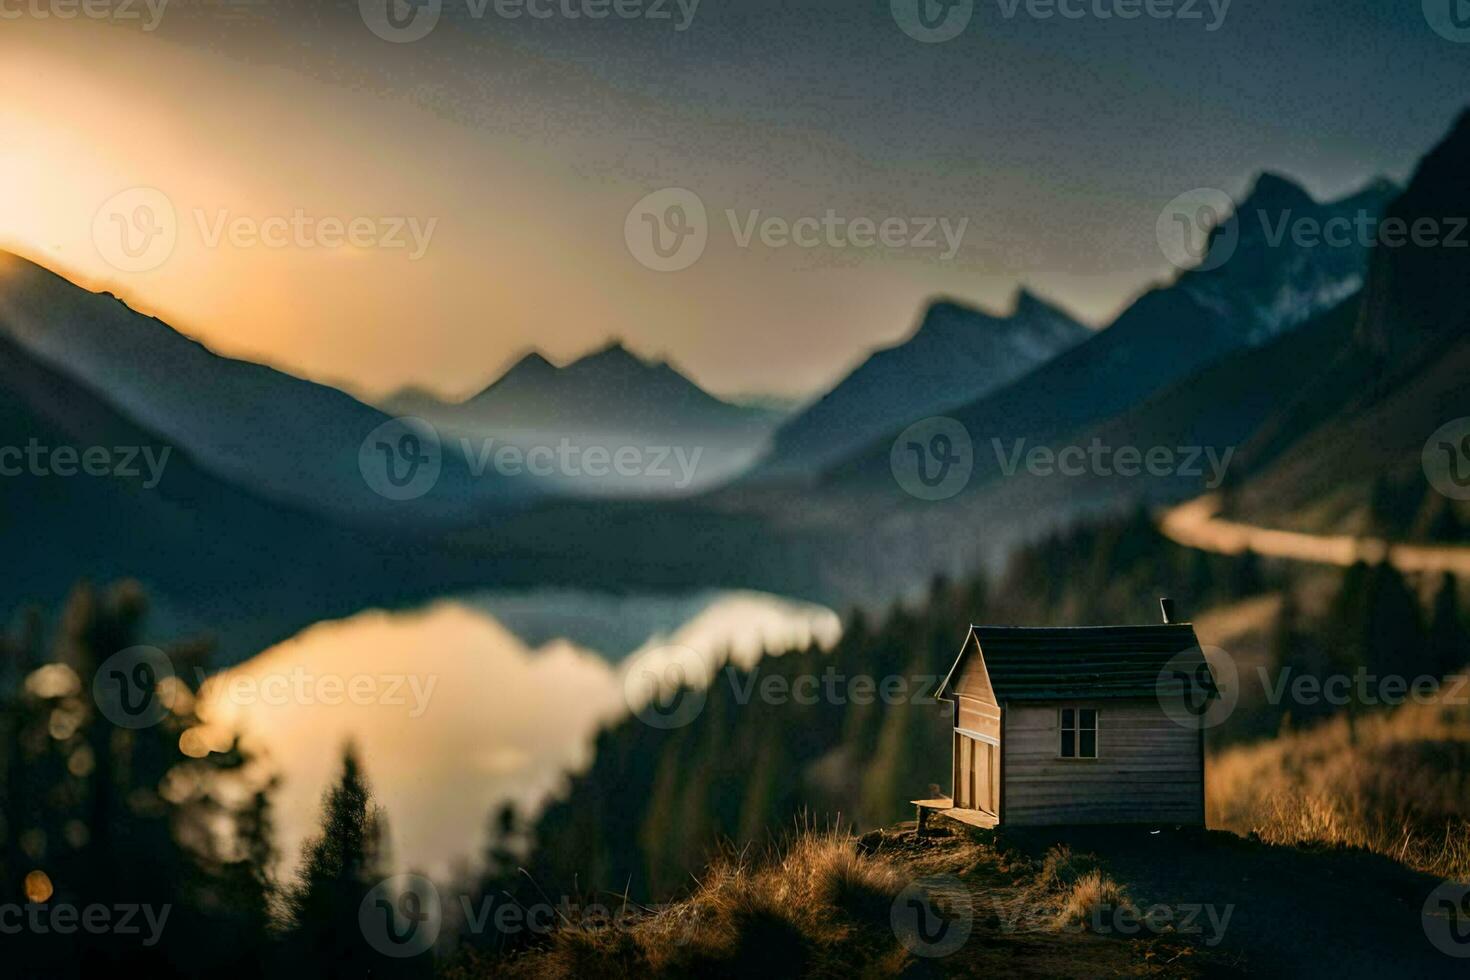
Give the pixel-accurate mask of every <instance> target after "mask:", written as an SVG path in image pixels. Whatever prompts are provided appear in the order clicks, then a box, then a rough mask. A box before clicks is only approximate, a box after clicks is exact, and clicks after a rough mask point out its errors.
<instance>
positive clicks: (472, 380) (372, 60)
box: [0, 0, 1470, 398]
mask: <svg viewBox="0 0 1470 980" xmlns="http://www.w3.org/2000/svg"><path fill="white" fill-rule="evenodd" d="M386 2H388V0H363V2H362V3H361V4H359V3H356V2H353V3H346V2H337V3H331V2H319V0H311V2H308V0H288V2H283V3H271V2H266V0H209V2H203V0H172V2H165V0H151V4H150V3H146V2H145V0H116V2H114V0H91V3H92V4H93V6H92V7H90V8H88V9H90V10H91V11H92V12H93V13H94V14H97V15H99V16H75V15H73V16H67V17H63V16H62V15H63V14H75V11H76V5H75V4H71V3H69V2H68V0H0V84H3V87H4V91H5V92H6V93H7V96H8V97H7V98H6V99H5V100H3V102H0V247H4V248H9V249H12V250H15V251H18V252H20V253H22V254H24V255H27V256H29V257H31V258H33V259H35V260H37V261H39V262H42V263H43V264H45V265H47V266H49V267H51V268H54V269H56V270H57V271H59V272H61V273H63V274H64V275H67V276H68V277H70V278H72V279H74V280H76V281H78V282H81V283H83V284H84V285H86V286H88V287H89V288H94V289H107V290H110V291H113V292H116V293H118V294H119V295H121V296H123V297H124V298H125V299H127V300H128V302H130V303H131V304H132V305H133V306H135V307H137V308H140V309H143V310H145V311H147V312H149V313H152V314H155V315H157V316H160V317H162V318H163V319H165V320H167V321H168V322H170V323H171V324H173V325H174V326H176V327H178V328H179V329H180V330H182V331H183V332H185V333H187V334H189V335H191V336H194V337H197V338H198V339H200V340H201V341H203V342H205V343H207V344H208V345H209V346H210V347H212V348H214V349H215V350H218V351H220V352H221V353H225V354H229V355H232V356H239V357H247V358H250V359H255V360H262V361H266V362H269V363H272V364H274V365H276V366H278V367H281V368H283V369H284V370H288V371H291V372H293V373H296V374H299V375H302V376H305V377H310V378H313V379H316V380H320V381H325V382H327V383H333V384H338V385H340V386H343V387H345V388H347V389H349V390H351V391H354V392H356V393H359V394H360V395H362V396H363V397H367V398H377V397H381V396H383V395H385V394H387V393H389V392H391V391H393V390H395V389H397V388H399V387H401V386H404V385H409V384H413V385H420V386H424V387H428V388H430V389H432V390H435V391H438V392H440V393H441V394H444V395H446V396H450V397H461V396H465V395H468V394H470V393H472V392H473V391H475V390H478V389H479V388H480V387H482V386H483V385H485V384H486V383H488V382H489V381H491V380H493V379H494V378H495V377H496V376H497V375H498V373H499V372H500V371H501V370H503V369H504V368H505V367H506V366H507V365H508V364H509V363H510V362H511V361H512V360H513V359H514V358H515V357H517V356H518V355H519V354H521V353H523V352H524V351H526V350H527V349H530V348H537V349H540V350H542V351H544V352H546V353H547V354H548V355H549V356H551V357H552V358H553V359H556V360H567V359H570V358H573V357H576V356H578V355H579V354H582V353H585V352H586V351H589V350H591V349H594V348H597V347H599V346H602V345H603V344H605V343H606V342H607V341H608V340H609V339H610V338H619V339H622V340H623V341H624V342H625V343H626V344H627V345H628V346H629V347H631V348H632V349H633V350H635V351H637V352H639V353H641V354H644V355H646V356H650V357H664V358H668V359H670V360H671V361H673V362H674V363H675V364H676V365H677V366H679V367H680V368H681V369H682V370H684V371H685V372H686V373H687V374H689V375H690V376H691V377H693V378H694V379H695V380H696V381H698V382H699V383H700V384H702V385H704V386H705V387H707V388H709V389H710V390H712V391H714V392H716V393H719V394H723V395H727V396H748V395H756V394H769V395H779V396H785V397H804V396H810V395H813V394H815V393H818V392H820V391H821V390H822V389H823V388H824V387H825V386H828V385H830V384H831V383H833V382H834V381H835V380H837V379H838V378H839V377H840V376H841V375H842V374H843V373H845V371H847V370H849V369H850V368H851V367H852V366H853V365H854V364H855V363H856V362H858V361H860V360H861V358H862V357H863V356H864V354H865V352H867V351H868V350H870V349H872V348H873V347H876V346H883V345H887V344H891V343H894V342H897V341H898V340H900V339H901V338H902V337H903V336H905V335H906V334H908V333H909V332H910V331H911V330H912V329H913V328H914V325H915V322H916V318H917V317H918V316H919V314H920V312H921V311H922V309H923V306H924V304H925V303H926V302H927V301H928V300H929V299H931V298H932V297H935V296H938V295H947V296H952V297H956V298H959V299H961V300H964V301H968V302H972V303H975V304H978V305H981V306H983V307H986V308H988V309H991V310H994V311H1004V310H1006V309H1007V308H1008V307H1009V305H1010V304H1011V302H1012V298H1013V295H1014V293H1015V291H1016V290H1017V289H1018V288H1019V287H1021V286H1026V287H1029V288H1031V289H1032V290H1033V291H1035V292H1037V293H1039V294H1041V295H1042V296H1045V297H1048V298H1050V299H1051V300H1053V301H1055V302H1057V303H1059V304H1061V305H1062V306H1063V307H1065V308H1066V309H1068V310H1070V311H1071V312H1073V313H1074V315H1076V316H1078V317H1079V318H1081V319H1083V320H1084V321H1085V322H1088V323H1090V324H1092V325H1094V326H1101V325H1104V324H1105V323H1106V322H1108V320H1109V319H1110V318H1111V317H1112V316H1113V315H1114V314H1116V312H1117V311H1118V310H1119V309H1120V308H1122V307H1123V306H1124V305H1126V303H1127V302H1128V301H1129V300H1130V299H1131V298H1132V297H1133V296H1135V295H1137V293H1138V292H1140V291H1141V290H1143V289H1144V288H1146V287H1147V286H1148V285H1149V284H1150V283H1153V282H1157V281H1160V280H1162V279H1166V278H1167V277H1168V276H1169V275H1170V274H1171V273H1172V272H1173V270H1172V267H1171V266H1170V265H1169V264H1168V261H1167V260H1166V257H1165V253H1164V251H1163V249H1161V247H1160V245H1159V242H1158V240H1157V237H1156V232H1155V226H1156V222H1157V219H1158V217H1159V215H1160V213H1161V211H1162V210H1163V209H1164V208H1165V206H1166V205H1167V203H1168V202H1169V201H1170V200H1171V199H1173V198H1175V197H1176V196H1178V195H1179V194H1181V193H1184V192H1186V191H1191V190H1193V189H1196V188H1218V189H1221V190H1224V191H1225V192H1227V193H1229V194H1231V195H1232V196H1236V197H1238V196H1239V195H1241V194H1242V193H1243V192H1244V191H1245V190H1246V189H1247V188H1248V187H1249V185H1250V183H1251V181H1252V179H1253V177H1254V175H1255V174H1257V173H1258V172H1260V171H1261V170H1263V169H1270V170H1274V171H1277V172H1281V173H1284V174H1286V175H1288V176H1291V177H1293V178H1294V179H1297V180H1298V181H1300V182H1301V183H1303V184H1304V185H1305V186H1306V187H1307V188H1308V189H1309V190H1310V191H1312V192H1313V193H1314V194H1316V195H1318V196H1337V195H1341V194H1345V193H1347V192H1349V191H1351V190H1352V189H1354V188H1355V187H1357V186H1358V185H1360V184H1362V183H1364V182H1366V181H1367V180H1368V179H1370V178H1372V177H1373V176H1375V175H1379V174H1383V175H1387V176H1389V177H1392V178H1394V179H1398V180H1403V179H1405V178H1407V176H1408V175H1409V173H1410V172H1411V171H1412V168H1413V165H1414V163H1415V161H1416V160H1417V159H1418V158H1419V157H1420V156H1421V155H1422V154H1423V153H1424V152H1425V151H1426V150H1427V149H1428V148H1429V147H1430V146H1432V145H1433V144H1434V143H1435V142H1436V141H1437V139H1438V138H1439V137H1440V136H1441V135H1442V134H1443V133H1444V132H1445V131H1446V130H1447V129H1448V127H1449V126H1450V124H1451V122H1452V121H1453V119H1454V117H1455V115H1456V114H1457V113H1458V111H1459V110H1460V109H1462V108H1463V107H1464V106H1465V104H1466V103H1467V102H1470V85H1467V80H1470V30H1466V31H1459V30H1458V29H1457V28H1455V27H1454V25H1453V24H1452V23H1448V22H1446V21H1445V17H1446V16H1447V12H1448V9H1449V8H1448V3H1449V0H1443V6H1444V7H1445V11H1439V10H1438V7H1437V6H1436V5H1437V4H1440V3H1441V0H1423V3H1422V4H1421V2H1420V0H1395V2H1385V0H1293V2H1292V3H1279V2H1274V0H1272V2H1266V0H1234V2H1232V3H1229V4H1226V3H1224V0H1214V3H1213V5H1212V4H1211V2H1210V0H1199V2H1198V3H1195V2H1194V0H1149V3H1150V4H1151V5H1150V6H1148V7H1147V9H1146V10H1143V12H1142V14H1141V15H1140V16H1138V17H1135V18H1131V19H1124V18H1122V17H1120V16H1116V14H1118V13H1120V12H1126V11H1127V10H1129V9H1132V10H1141V9H1142V8H1144V7H1145V3H1144V0H1134V2H1133V6H1132V7H1131V8H1130V6H1129V5H1130V0H1061V2H1060V4H1055V3H1052V2H1051V0H959V3H958V4H957V5H956V6H955V8H954V9H953V10H950V11H948V15H949V17H950V18H951V19H949V20H931V21H930V22H931V23H935V24H938V27H937V28H934V29H932V30H931V29H929V28H926V27H924V26H923V22H922V21H920V20H918V19H916V8H915V4H916V3H918V2H919V0H892V2H891V3H890V2H888V0H882V2H878V0H862V2H858V0H809V2H804V3H795V2H793V3H778V2H774V0H746V2H736V0H701V2H697V3H696V2H695V0H683V3H682V5H681V3H680V2H679V0H616V5H615V3H614V0H485V2H481V0H414V2H415V5H404V6H402V7H396V8H395V9H397V10H398V11H399V12H400V13H402V14H403V16H402V17H400V18H397V19H396V20H392V21H390V20H389V19H388V18H386V17H385V16H384V10H385V3H386ZM392 2H393V3H394V4H395V5H397V4H400V3H403V0H392ZM923 2H924V3H926V4H930V3H932V2H933V0H923ZM1063 9H1065V10H1066V12H1067V14H1069V15H1068V16H1064V15H1063V13H1062V10H1063ZM1149 10H1151V11H1152V12H1153V14H1155V15H1154V16H1150V15H1149V14H1148V12H1147V11H1149ZM533 11H534V12H535V13H537V14H542V15H546V16H532V15H531V14H532V12H533ZM928 11H929V12H930V13H934V14H936V16H937V14H940V13H944V10H943V9H942V8H937V7H929V8H928ZM597 12H606V13H607V16H605V17H600V18H594V17H592V16H588V15H589V14H592V13H597ZM1048 12H1051V16H1045V14H1047V13H1048ZM1194 13H1198V15H1199V16H1198V17H1193V16H1185V15H1186V14H1190V15H1192V14H1194ZM572 14H578V15H581V16H575V17H574V16H571V15H572ZM966 15H968V20H966V19H965V16H966ZM1165 15H1168V16H1165ZM414 17H417V18H418V19H413V18H414ZM394 23H398V24H402V25H405V26H404V28H403V30H402V31H399V30H398V29H397V28H395V27H394V26H393V25H394ZM1436 23H1437V25H1438V30H1437V29H1436ZM429 28H431V29H429ZM418 33H423V36H422V37H418V38H417V39H416V40H405V39H404V38H405V37H406V36H409V35H413V34H418ZM950 35H952V36H950ZM941 37H942V38H943V39H940V38H941ZM1457 37H1460V38H1462V39H1461V40H1456V38H1457ZM771 219H775V221H774V222H772V221H771ZM879 229H882V230H883V231H882V233H881V234H879ZM655 231H657V232H658V233H659V242H658V243H657V247H655V242H654V240H653V234H654V232H655Z"/></svg>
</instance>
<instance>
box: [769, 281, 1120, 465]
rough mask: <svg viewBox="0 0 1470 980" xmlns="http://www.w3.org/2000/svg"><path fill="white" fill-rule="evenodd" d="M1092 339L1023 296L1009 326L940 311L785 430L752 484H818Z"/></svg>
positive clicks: (1001, 320) (946, 307) (961, 310)
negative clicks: (835, 469) (824, 474)
mask: <svg viewBox="0 0 1470 980" xmlns="http://www.w3.org/2000/svg"><path fill="white" fill-rule="evenodd" d="M1089 336H1091V331H1090V330H1088V329H1087V328H1086V327H1084V326H1082V325H1081V324H1080V323H1077V322H1076V321H1075V320H1073V319H1072V318H1071V317H1070V316H1068V315H1067V314H1066V313H1065V312H1063V311H1062V310H1060V309H1058V308H1057V307H1055V306H1053V305H1051V304H1049V303H1047V302H1045V301H1044V300H1041V299H1039V298H1038V297H1036V296H1034V295H1032V294H1031V293H1029V292H1027V291H1025V290H1022V291H1021V292H1020V294H1019V295H1018V296H1017V297H1016V304H1015V309H1014V310H1013V311H1012V312H1011V313H1010V314H1009V315H1007V316H991V315H990V314H988V313H984V312H982V311H980V310H977V309H973V308H971V307H968V306H964V305H961V304H959V303H956V302H953V301H950V300H941V301H938V302H935V303H933V304H932V305H930V307H929V308H928V310H926V311H925V313H924V316H923V318H922V320H921V321H920V323H919V327H918V329H917V330H916V331H915V332H914V334H913V335H912V336H911V337H909V338H908V339H907V340H905V341H904V342H903V343H901V344H897V345H895V346H893V347H889V348H887V349H885V350H880V351H878V352H876V353H874V354H873V355H871V356H870V357H869V358H868V359H867V360H865V361H864V362H863V363H862V364H861V365H859V366H858V367H857V369H856V370H854V371H853V372H852V373H851V374H849V375H848V376H847V377H845V378H843V379H842V381H840V382H838V384H837V385H836V386H835V387H833V388H832V390H831V391H829V392H827V393H826V394H825V395H823V396H822V397H821V398H820V399H819V400H818V401H816V402H815V403H814V404H812V405H811V406H810V407H808V408H807V409H805V410H804V411H802V412H801V413H800V414H799V415H797V416H796V417H795V418H793V419H791V420H789V421H788V422H786V423H785V424H783V425H782V426H781V427H780V429H778V430H777V431H776V434H775V436H774V438H773V439H772V446H771V451H770V454H769V455H768V456H767V457H766V458H765V459H763V460H762V461H761V463H760V465H759V466H758V467H757V469H756V470H755V472H753V473H752V474H751V476H750V477H749V479H752V480H763V479H771V478H779V477H800V476H810V475H814V474H815V473H817V472H819V471H820V470H821V469H822V468H824V467H825V466H827V465H828V464H830V463H832V462H833V461H834V460H837V459H840V458H841V457H843V456H844V455H846V454H847V453H849V452H851V451H853V450H855V449H859V448H861V447H862V446H863V445H865V444H866V443H868V442H870V441H872V440H873V439H876V438H878V437H880V436H882V435H883V434H884V433H886V432H890V431H893V430H895V429H898V428H902V427H903V426H905V425H908V424H909V423H910V422H914V421H917V420H919V419H922V418H925V417H926V416H930V415H935V414H938V413H940V412H942V411H943V410H945V409H947V408H950V407H952V406H955V405H962V404H965V403H966V402H970V401H973V400H974V399H976V398H979V397H981V396H983V395H986V394H989V393H990V392H992V391H994V390H996V389H998V388H1000V387H1001V386H1003V385H1005V384H1008V383H1009V382H1011V381H1014V380H1015V379H1017V378H1019V377H1021V376H1022V375H1024V374H1026V373H1027V372H1028V371H1030V370H1032V369H1034V368H1036V367H1038V366H1040V365H1041V364H1044V363H1046V362H1047V361H1048V360H1050V359H1051V358H1053V357H1055V356H1056V355H1057V354H1059V353H1061V352H1062V351H1065V350H1067V349H1068V348H1071V347H1073V346H1075V345H1077V344H1078V343H1081V342H1082V341H1083V340H1084V339H1086V338H1087V337H1089Z"/></svg>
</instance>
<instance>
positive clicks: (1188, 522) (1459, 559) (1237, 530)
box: [1159, 496, 1470, 575]
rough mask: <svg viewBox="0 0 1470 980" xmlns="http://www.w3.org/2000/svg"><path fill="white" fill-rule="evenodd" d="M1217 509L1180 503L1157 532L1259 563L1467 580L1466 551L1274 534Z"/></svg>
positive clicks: (1205, 502) (1211, 503)
mask: <svg viewBox="0 0 1470 980" xmlns="http://www.w3.org/2000/svg"><path fill="white" fill-rule="evenodd" d="M1218 507H1219V501H1218V499H1217V498H1215V497H1212V496H1207V497H1200V498H1198V499H1195V500H1191V501H1190V502H1189V503H1186V504H1180V505H1179V506H1178V507H1175V508H1174V509H1173V510H1171V511H1169V512H1168V513H1167V514H1165V515H1164V518H1163V520H1162V521H1161V522H1160V525H1159V526H1160V529H1161V530H1162V531H1163V532H1164V534H1165V536H1167V537H1168V538H1169V539H1170V540H1172V541H1174V542H1175V543H1177V544H1182V545H1184V546H1185V547H1188V548H1197V549H1199V550H1201V551H1212V552H1216V553H1218V554H1222V555H1239V554H1243V553H1244V552H1247V551H1250V552H1254V553H1255V554H1257V555H1260V556H1262V557H1263V558H1289V559H1292V560H1293V561H1304V562H1312V563H1315V564H1319V565H1338V566H1343V567H1345V566H1348V565H1351V564H1353V563H1354V562H1356V561H1359V560H1362V561H1366V562H1368V563H1370V564H1372V563H1375V562H1378V561H1382V560H1385V559H1386V560H1387V561H1389V562H1390V563H1391V564H1392V565H1393V566H1394V567H1395V568H1397V569H1399V570H1400V571H1403V572H1431V573H1439V572H1453V573H1454V574H1456V575H1470V547H1456V546H1451V545H1418V544H1390V543H1389V542H1387V541H1384V540H1382V539H1380V538H1367V537H1364V538H1359V537H1353V536H1352V535H1347V534H1303V533H1301V532H1298V531H1278V530H1275V529H1273V528H1265V527H1257V526H1255V525H1252V524H1240V523H1237V522H1236V521H1227V520H1225V519H1224V518H1221V517H1217V516H1216V511H1217V510H1218Z"/></svg>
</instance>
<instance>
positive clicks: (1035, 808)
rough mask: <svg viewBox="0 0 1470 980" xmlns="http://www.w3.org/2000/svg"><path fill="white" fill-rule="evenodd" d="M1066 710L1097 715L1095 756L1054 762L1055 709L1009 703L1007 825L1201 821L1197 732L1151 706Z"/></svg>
mask: <svg viewBox="0 0 1470 980" xmlns="http://www.w3.org/2000/svg"><path fill="white" fill-rule="evenodd" d="M1066 704H1067V706H1068V707H1072V706H1075V707H1082V708H1096V709H1097V710H1098V736H1097V737H1098V757H1097V758H1096V759H1060V758H1058V757H1057V748H1058V745H1059V740H1060V735H1059V733H1058V721H1057V708H1058V707H1059V705H1056V704H1039V705H1018V704H1015V703H1012V704H1011V705H1009V706H1008V707H1007V708H1006V714H1005V731H1004V736H1003V739H1002V742H1001V749H1002V752H1003V753H1004V770H1003V771H1004V773H1005V786H1004V805H1005V814H1004V819H1005V822H1006V823H1007V824H1010V825H1013V826H1026V825H1032V826H1037V825H1047V824H1083V823H1154V822H1157V823H1176V824H1178V823H1182V824H1203V823H1204V807H1203V803H1202V795H1201V792H1200V787H1201V786H1202V785H1203V779H1204V775H1203V772H1202V769H1201V760H1200V753H1199V734H1198V733H1197V732H1194V731H1190V730H1189V729H1187V728H1184V727H1182V726H1180V725H1177V724H1175V723H1174V722H1173V721H1171V720H1170V719H1169V718H1168V716H1167V715H1165V714H1164V712H1163V709H1161V708H1160V707H1159V705H1158V703H1157V702H1156V701H1152V700H1150V701H1106V700H1103V701H1077V702H1072V701H1069V702H1067V703H1066Z"/></svg>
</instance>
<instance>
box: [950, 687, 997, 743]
mask: <svg viewBox="0 0 1470 980" xmlns="http://www.w3.org/2000/svg"><path fill="white" fill-rule="evenodd" d="M955 705H956V707H957V716H956V718H955V727H956V728H962V729H964V730H965V731H967V732H974V733H976V734H977V735H989V736H990V737H991V738H993V739H995V740H996V741H1000V709H999V708H997V707H995V706H994V705H991V704H985V703H984V702H981V701H976V700H975V699H974V698H970V697H965V696H963V695H961V696H959V697H956V698H955Z"/></svg>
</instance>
